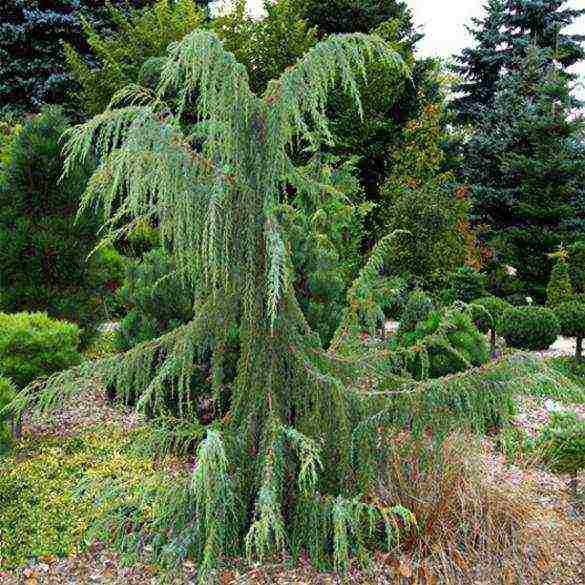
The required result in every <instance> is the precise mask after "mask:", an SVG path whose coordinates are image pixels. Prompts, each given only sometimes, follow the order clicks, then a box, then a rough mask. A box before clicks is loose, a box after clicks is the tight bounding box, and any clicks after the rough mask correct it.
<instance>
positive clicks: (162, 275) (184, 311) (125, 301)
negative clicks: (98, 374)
mask: <svg viewBox="0 0 585 585" xmlns="http://www.w3.org/2000/svg"><path fill="white" fill-rule="evenodd" d="M174 271H175V266H174V264H173V262H172V260H171V259H170V258H169V256H168V255H167V254H166V253H165V252H164V251H163V250H162V249H161V248H158V249H155V250H151V251H150V252H147V253H146V254H145V255H144V258H143V259H142V260H132V261H130V262H129V263H128V266H127V273H126V280H125V282H124V285H123V286H122V288H120V290H119V292H118V299H119V302H120V303H121V304H122V306H123V307H124V308H125V309H126V310H127V311H128V313H127V315H126V316H125V317H124V319H122V322H121V324H120V329H119V331H118V334H117V342H116V345H117V348H118V349H119V350H121V351H126V350H128V349H130V348H132V347H134V346H135V345H138V344H139V343H142V342H144V341H150V340H151V339H155V338H157V337H160V336H161V335H162V334H163V333H166V332H167V331H170V330H172V329H174V328H175V327H178V326H179V325H183V324H185V323H188V322H189V321H190V320H191V319H192V318H193V303H194V297H193V293H192V291H191V290H190V289H189V288H188V287H187V286H186V285H185V284H184V283H183V282H182V281H181V279H180V278H179V277H178V276H177V275H176V274H175V273H174Z"/></svg>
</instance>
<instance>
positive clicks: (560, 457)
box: [535, 412, 585, 473]
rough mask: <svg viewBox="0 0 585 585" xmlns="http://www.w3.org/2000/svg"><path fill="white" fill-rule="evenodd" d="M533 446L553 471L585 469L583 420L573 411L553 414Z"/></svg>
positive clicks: (584, 422) (569, 471)
mask: <svg viewBox="0 0 585 585" xmlns="http://www.w3.org/2000/svg"><path fill="white" fill-rule="evenodd" d="M535 446H536V448H537V449H539V450H540V453H541V456H542V459H543V461H544V462H545V463H546V464H547V465H548V466H549V467H550V468H551V469H552V470H553V471H556V472H558V473H576V472H578V471H580V470H582V469H585V420H582V419H580V418H578V417H577V415H576V414H575V413H573V412H564V413H555V414H553V416H552V417H551V420H550V422H549V424H548V425H547V426H546V427H545V428H544V430H543V431H542V433H541V434H540V435H539V437H538V438H537V440H536V445H535Z"/></svg>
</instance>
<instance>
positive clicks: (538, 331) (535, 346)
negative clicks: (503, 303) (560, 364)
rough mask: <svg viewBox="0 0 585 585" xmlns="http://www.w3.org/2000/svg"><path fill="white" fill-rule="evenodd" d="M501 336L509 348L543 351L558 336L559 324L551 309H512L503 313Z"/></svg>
mask: <svg viewBox="0 0 585 585" xmlns="http://www.w3.org/2000/svg"><path fill="white" fill-rule="evenodd" d="M503 320H504V323H503V327H502V335H503V337H504V339H505V340H506V343H507V344H508V345H509V346H510V347H515V348H517V349H529V350H544V349H547V348H548V347H550V346H551V345H552V344H553V343H554V342H555V341H556V339H557V337H558V336H559V334H560V324H559V320H558V319H557V317H556V315H555V314H554V312H553V311H552V310H551V309H547V308H545V307H514V308H511V309H508V310H507V311H506V312H505V313H504V317H503Z"/></svg>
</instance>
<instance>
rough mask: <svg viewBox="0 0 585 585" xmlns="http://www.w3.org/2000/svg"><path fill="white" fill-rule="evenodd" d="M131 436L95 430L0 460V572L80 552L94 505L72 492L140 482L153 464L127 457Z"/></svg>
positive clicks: (31, 444) (28, 444) (30, 444)
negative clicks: (103, 482) (103, 481)
mask: <svg viewBox="0 0 585 585" xmlns="http://www.w3.org/2000/svg"><path fill="white" fill-rule="evenodd" d="M131 440H132V434H130V435H129V436H126V437H125V436H124V435H123V434H122V432H121V431H120V430H118V429H115V428H112V427H109V428H103V429H94V430H92V431H89V432H88V433H86V434H84V435H82V436H81V437H74V438H69V439H63V438H58V437H48V438H43V439H40V440H39V439H37V440H32V439H28V441H24V442H23V443H21V444H19V445H18V446H17V448H16V449H15V453H14V454H13V455H11V456H10V457H7V458H5V459H1V460H0V559H2V562H3V566H4V567H12V566H16V565H19V564H23V563H25V562H26V561H27V560H28V559H30V558H32V557H40V556H63V555H67V554H69V553H73V552H75V551H77V550H79V549H80V548H82V547H83V537H84V534H85V531H86V529H87V528H88V526H89V525H90V524H91V522H92V518H93V510H94V504H93V502H92V501H91V500H90V498H89V497H87V496H83V495H81V496H79V497H78V495H77V492H78V491H79V487H80V485H81V482H83V481H84V480H85V479H88V478H92V479H93V478H96V477H102V478H106V477H107V478H121V477H136V478H143V477H145V476H148V475H149V474H152V473H153V467H152V461H151V460H149V459H147V458H144V457H140V456H138V455H134V454H131V453H129V445H130V441H131Z"/></svg>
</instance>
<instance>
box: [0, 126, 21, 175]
mask: <svg viewBox="0 0 585 585" xmlns="http://www.w3.org/2000/svg"><path fill="white" fill-rule="evenodd" d="M21 130H22V124H19V123H18V124H14V125H12V124H10V123H6V122H0V177H1V176H2V172H3V171H4V170H5V169H6V168H7V167H8V166H9V165H10V161H11V160H12V143H13V142H14V140H15V138H16V137H17V136H18V135H19V134H20V131H21Z"/></svg>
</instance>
